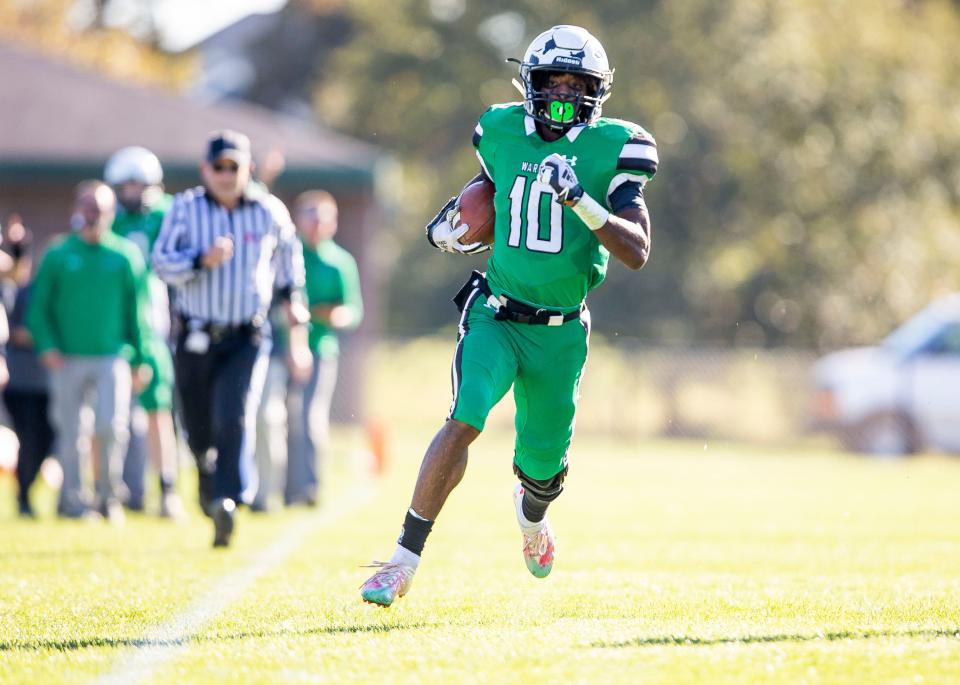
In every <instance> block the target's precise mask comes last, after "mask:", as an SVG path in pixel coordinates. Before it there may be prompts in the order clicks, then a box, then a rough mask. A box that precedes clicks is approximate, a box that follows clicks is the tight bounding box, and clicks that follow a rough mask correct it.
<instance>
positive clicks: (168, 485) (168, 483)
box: [160, 476, 173, 495]
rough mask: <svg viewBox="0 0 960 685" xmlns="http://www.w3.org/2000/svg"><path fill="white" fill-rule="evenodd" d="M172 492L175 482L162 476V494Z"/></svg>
mask: <svg viewBox="0 0 960 685" xmlns="http://www.w3.org/2000/svg"><path fill="white" fill-rule="evenodd" d="M171 490H173V481H172V480H170V479H169V478H165V477H164V476H160V494H161V495H166V494H167V493H168V492H170V491H171Z"/></svg>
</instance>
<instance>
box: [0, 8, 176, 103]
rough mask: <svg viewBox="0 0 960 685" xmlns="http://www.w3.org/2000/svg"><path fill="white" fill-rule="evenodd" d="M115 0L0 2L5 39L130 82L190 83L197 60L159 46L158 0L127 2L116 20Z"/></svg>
mask: <svg viewBox="0 0 960 685" xmlns="http://www.w3.org/2000/svg"><path fill="white" fill-rule="evenodd" d="M115 1H116V0H79V1H78V0H30V2H0V38H2V39H4V40H10V41H13V42H17V43H20V44H22V45H24V46H25V47H28V48H31V49H34V50H40V51H43V52H47V53H50V54H57V55H62V56H64V57H65V58H66V59H68V60H70V61H72V62H75V63H77V64H81V65H85V66H87V67H89V68H92V69H96V70H98V71H101V72H103V73H105V74H109V75H111V76H113V77H115V78H120V79H123V80H126V81H134V82H137V83H144V84H152V85H159V86H166V87H174V88H176V87H182V86H183V85H184V84H186V82H187V81H188V80H189V79H190V78H191V76H192V74H193V70H194V62H193V59H192V58H191V57H190V56H188V55H179V56H175V55H169V54H166V53H164V52H162V51H161V50H159V48H158V47H157V40H156V30H155V29H156V27H155V25H154V24H153V23H152V17H153V5H154V4H156V0H128V1H126V2H124V3H123V5H124V6H125V7H126V10H125V11H126V13H125V14H123V15H122V16H119V17H116V18H111V8H112V7H113V5H114V3H115ZM118 4H119V3H118Z"/></svg>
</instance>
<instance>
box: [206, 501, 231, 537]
mask: <svg viewBox="0 0 960 685" xmlns="http://www.w3.org/2000/svg"><path fill="white" fill-rule="evenodd" d="M236 512H237V505H236V503H234V501H233V500H232V499H229V498H223V499H217V500H214V502H213V505H212V506H211V507H210V512H209V516H210V518H212V519H213V546H214V547H228V546H229V545H230V538H231V537H232V536H233V518H234V516H235V515H236Z"/></svg>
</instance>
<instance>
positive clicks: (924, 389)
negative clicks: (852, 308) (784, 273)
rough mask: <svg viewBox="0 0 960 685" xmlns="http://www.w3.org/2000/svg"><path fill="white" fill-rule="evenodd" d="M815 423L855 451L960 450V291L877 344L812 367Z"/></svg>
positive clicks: (838, 354) (829, 357)
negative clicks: (815, 393) (832, 432)
mask: <svg viewBox="0 0 960 685" xmlns="http://www.w3.org/2000/svg"><path fill="white" fill-rule="evenodd" d="M813 375H814V383H815V385H816V389H817V397H816V409H815V413H816V423H817V425H818V427H821V428H827V429H829V430H832V431H834V432H836V433H837V434H838V435H839V436H840V438H841V439H842V440H843V441H844V443H845V444H846V445H847V446H848V447H850V448H853V449H856V450H858V451H861V452H867V453H870V454H887V455H898V454H912V453H914V452H917V451H919V450H922V449H935V450H942V451H945V452H953V453H960V294H956V295H951V296H949V297H947V298H944V299H942V300H938V301H936V302H934V303H933V304H931V305H930V306H928V307H927V308H926V309H924V310H923V311H922V312H920V313H919V314H917V315H916V316H914V317H913V318H912V319H910V320H909V321H907V322H906V323H905V324H903V325H902V326H901V327H900V328H898V329H896V330H895V331H894V332H893V333H891V334H890V335H889V336H888V337H887V338H886V339H885V340H884V341H883V342H882V343H881V344H880V345H879V346H877V347H861V348H853V349H848V350H840V351H838V352H834V353H832V354H829V355H827V356H825V357H823V358H822V359H820V360H819V361H818V362H817V363H816V364H815V365H814V368H813Z"/></svg>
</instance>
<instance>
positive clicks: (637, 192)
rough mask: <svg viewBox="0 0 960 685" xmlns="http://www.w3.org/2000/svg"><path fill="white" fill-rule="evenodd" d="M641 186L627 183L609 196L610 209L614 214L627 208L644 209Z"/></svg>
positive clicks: (630, 182)
mask: <svg viewBox="0 0 960 685" xmlns="http://www.w3.org/2000/svg"><path fill="white" fill-rule="evenodd" d="M645 206H646V203H645V202H644V200H643V186H642V185H640V184H639V183H637V182H636V181H627V182H626V183H623V184H622V185H621V186H620V187H619V188H617V189H616V190H614V191H613V193H612V194H611V195H610V209H611V211H613V213H614V214H616V213H617V212H619V211H620V210H621V209H626V208H627V207H645Z"/></svg>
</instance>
